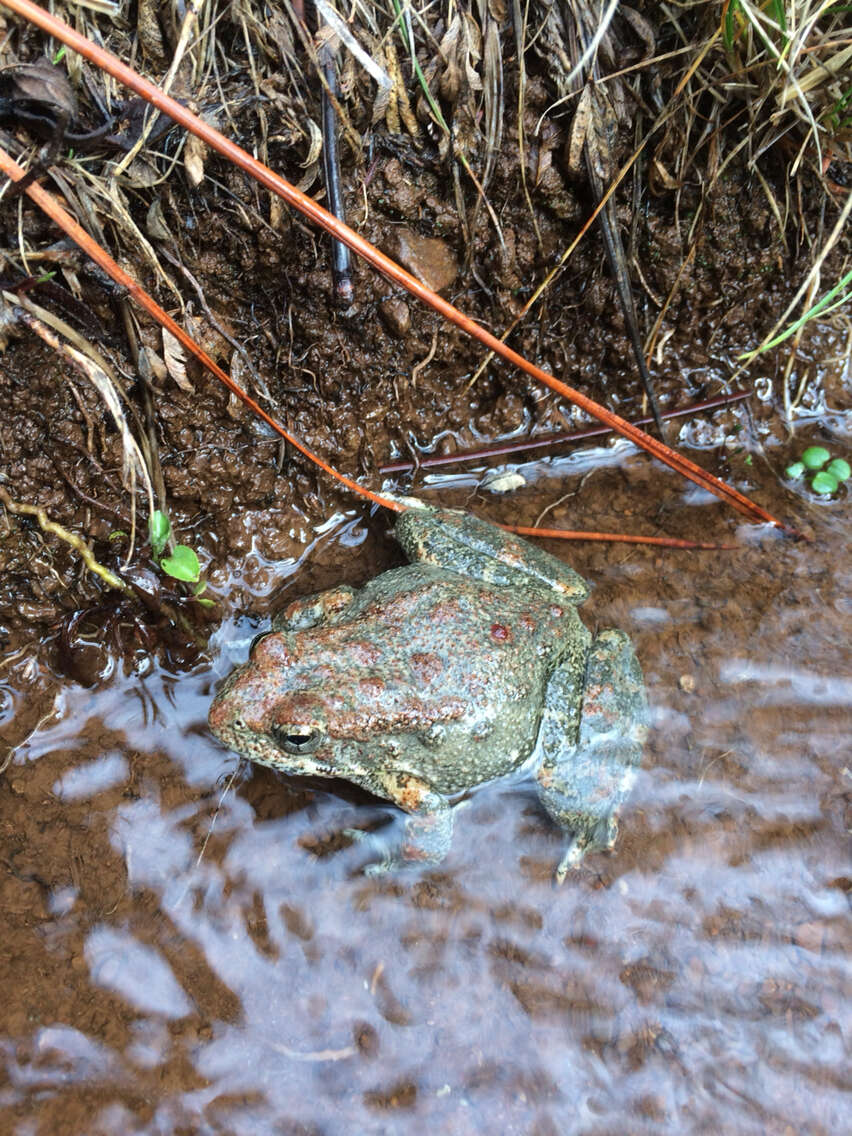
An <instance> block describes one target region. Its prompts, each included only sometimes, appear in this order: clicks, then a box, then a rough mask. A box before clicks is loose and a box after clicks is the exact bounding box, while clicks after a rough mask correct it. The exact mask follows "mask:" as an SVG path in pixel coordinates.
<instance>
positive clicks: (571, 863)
mask: <svg viewBox="0 0 852 1136" xmlns="http://www.w3.org/2000/svg"><path fill="white" fill-rule="evenodd" d="M577 694H578V692H577V679H576V677H574V676H572V674H571V673H570V668H569V667H564V668H558V669H557V670H556V671H555V672H554V674H553V676H552V677H551V681H550V685H549V688H548V697H547V707H546V709H545V712H544V720H543V723H542V734H541V737H542V750H543V754H542V760H541V765H540V767H539V770H538V773H537V779H538V792H539V797H540V798H541V801H542V804H543V805H544V807H545V808H546V809H547V811H548V813H549V814H550V815H551V816H552V817H553V819H554V820H555V821H556V822H557V824H559V825H560V827H561V828H563V829H564V830H565V831H566V833H568V834H569V844H568V847H567V849H566V852H565V855H564V856H563V857H562V861H561V863H560V864H559V867H558V868H557V871H556V879H557V882H558V883H562V881H563V880H564V879H565V876H566V875H567V873H568V871H569V869H571V868H576V867H577V866H578V865H579V864H580V862H581V861H582V859H583V856H584V855H585V854H586V852H591V851H597V850H603V849H610V848H612V846H613V845H614V843H615V839H616V836H617V834H618V824H617V822H616V813H617V811H618V807H619V805H620V804H621V802H622V801H623V800H624V798H625V797H626V796H627V794H628V793H629V792H630V789H631V787H632V784H633V781H634V778H635V771H636V766H637V765H638V764H639V762H640V760H641V757H642V749H643V747H644V744H645V738H646V736H647V722H648V705H647V699H646V695H645V685H644V682H643V679H642V671H641V670H640V668H639V663H638V662H637V659H636V656H635V654H634V652H633V646H632V644H631V642H630V639H629V638H628V637H627V636H626V635H625V634H624V632H622V631H603V632H601V633H600V634H599V635H597V636H596V637H595V638H594V640H593V641H592V644H591V646H590V648H589V654H588V659H587V664H586V674H585V682H584V684H583V688H582V692H581V695H580V697H579V698H578V696H577ZM577 716H579V723H578V722H577V721H576V718H577ZM573 738H576V739H577V743H576V745H571V744H570V739H573Z"/></svg>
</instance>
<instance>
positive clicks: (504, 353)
mask: <svg viewBox="0 0 852 1136" xmlns="http://www.w3.org/2000/svg"><path fill="white" fill-rule="evenodd" d="M0 3H2V6H3V7H5V8H8V9H10V10H11V11H13V12H16V13H17V14H18V15H21V16H24V17H25V18H26V19H27V20H29V21H30V22H31V23H33V24H35V25H36V26H37V27H39V28H41V29H42V31H44V32H47V34H48V35H52V36H54V37H55V38H56V39H58V40H60V41H61V42H62V43H64V44H66V46H68V47H70V48H71V49H72V50H73V51H76V52H78V53H79V54H80V55H82V56H84V57H85V58H86V59H89V60H90V61H91V62H92V63H94V64H95V65H96V66H98V67H100V68H101V69H102V70H103V71H106V72H107V73H108V74H109V75H112V77H113V78H114V79H116V80H117V81H118V82H120V83H122V84H124V86H126V87H129V88H130V89H131V90H133V91H135V92H136V93H137V94H138V95H140V96H141V97H142V98H144V99H146V100H147V101H148V102H149V103H151V104H152V106H155V107H156V108H157V109H158V110H160V111H162V112H163V113H164V114H167V115H168V116H169V118H171V119H172V120H173V121H174V122H176V123H178V124H179V125H181V126H183V127H185V128H186V129H187V130H189V131H191V132H192V133H193V134H195V135H196V137H198V138H200V139H201V140H202V141H203V142H205V143H206V144H207V145H208V146H209V147H210V148H211V149H213V150H216V151H217V152H218V153H220V154H222V155H223V157H225V158H227V159H228V160H229V161H231V162H233V163H234V165H237V166H239V167H240V169H242V170H244V171H245V172H246V173H248V174H250V176H251V177H253V178H254V179H255V180H256V181H257V182H259V183H260V184H261V185H263V186H264V187H265V188H266V189H268V190H270V191H271V192H272V193H275V194H277V195H278V196H279V197H281V198H282V199H283V200H284V201H286V202H287V203H288V204H289V205H291V206H292V207H293V208H294V209H297V210H298V211H299V212H300V213H302V214H303V215H304V216H306V217H308V218H309V219H310V220H312V221H313V222H314V223H315V224H316V225H319V226H320V228H322V229H325V230H326V232H328V233H330V234H331V236H333V237H335V238H336V239H337V240H339V241H342V242H343V243H344V244H345V245H348V246H349V248H351V249H352V250H353V252H356V253H358V255H359V256H361V257H363V259H364V260H366V261H367V262H368V263H370V264H372V265H373V267H374V268H377V269H378V270H379V271H380V272H382V273H383V274H384V275H385V276H387V277H389V278H390V279H391V280H393V281H394V282H395V283H397V284H399V285H401V286H402V287H403V288H405V289H406V290H407V291H408V292H410V293H411V294H412V295H414V296H416V297H417V298H418V299H420V300H421V301H423V302H424V303H426V304H428V305H429V306H430V307H432V308H433V309H434V310H435V311H436V312H438V313H439V314H440V315H442V316H444V318H445V319H447V320H449V321H450V322H451V323H454V324H455V325H456V326H457V327H459V328H461V329H462V330H463V331H464V332H466V333H467V334H468V335H470V336H473V337H474V338H475V339H477V340H479V342H480V343H482V344H483V345H484V346H485V347H487V348H488V349H489V350H490V351H493V352H494V353H495V354H496V355H499V356H500V357H501V358H502V359H505V360H506V362H507V363H511V364H512V365H513V366H515V367H518V368H520V369H521V370H522V371H524V372H525V373H526V374H528V375H530V377H531V378H534V379H536V380H537V381H538V382H541V383H543V384H544V385H545V386H548V387H550V388H551V390H553V391H555V392H556V393H557V394H559V395H561V397H563V398H565V399H567V400H568V401H569V402H572V403H574V404H575V405H576V406H579V407H580V408H581V409H582V410H585V411H586V412H587V413H588V414H591V415H592V416H593V417H595V418H597V419H599V420H600V421H601V422H604V423H605V424H606V425H608V426H610V427H611V428H612V429H613V430H615V431H617V432H618V433H619V434H621V435H623V436H624V437H625V438H629V439H630V441H632V442H633V443H635V445H637V446H639V447H640V448H641V449H643V450H646V451H647V452H648V453H649V454H651V455H652V456H653V457H656V458H657V459H658V460H659V461H661V462H663V463H664V464H665V465H667V466H669V467H670V468H671V469H673V470H675V471H676V472H677V473H680V474H681V475H682V476H684V477H686V478H688V479H689V480H690V481H694V482H695V483H696V484H697V485H700V486H702V488H704V489H707V490H708V491H709V492H710V493H713V494H715V496H717V497H720V498H721V499H722V500H725V501H727V502H728V503H729V504H730V505H732V506H733V508H735V509H736V510H737V511H738V512H740V513H743V514H744V515H745V516H748V517H751V518H752V519H753V520H760V521H766V522H769V523H770V524H773V525H775V526H776V527H777V528H779V529H782V530H783V531H784V532H787V533H789V534H791V535H799V534H798V533H797V532H796V530H795V529H793V528H791V527H790V526H788V525H785V524H784V523H783V522H781V521H779V520H777V519H776V518H775V517H773V516H772V514H771V513H768V512H767V511H766V510H765V509H763V508H761V507H760V506H759V505H756V504H755V503H754V502H753V501H750V500H749V498H748V497H746V496H744V494H742V493H740V492H739V491H738V490H736V489H734V488H733V487H732V486H730V485H727V484H726V483H725V482H724V481H722V480H720V479H719V478H717V477H714V476H713V474H710V473H708V472H707V471H706V470H704V469H702V468H701V466H699V465H696V464H695V463H694V462H692V461H690V460H689V459H688V458H685V457H683V456H682V455H681V454H678V453H677V452H676V451H674V450H672V449H670V448H669V447H668V446H666V445H665V444H664V443H662V442H659V441H657V439H656V438H652V437H651V436H650V435H649V434H646V433H645V432H644V431H643V430H640V429H638V428H637V427H635V426H632V425H631V424H630V423H629V422H627V421H626V420H625V419H623V418H620V417H619V416H618V415H617V414H613V413H612V412H611V411H609V410H607V409H606V407H603V406H600V405H599V404H598V403H596V402H594V401H593V400H592V399H590V398H588V397H587V396H586V395H584V394H582V393H581V392H580V391H577V390H575V389H574V388H573V387H569V386H567V385H566V384H565V383H563V382H560V380H559V379H556V378H554V377H553V376H552V375H550V374H548V373H547V372H546V371H543V370H542V369H541V368H540V367H536V366H535V364H534V363H530V362H529V361H528V360H527V359H525V358H524V357H523V356H521V355H519V354H518V353H517V352H516V351H513V350H512V349H511V348H510V347H507V346H506V344H505V343H503V342H502V341H501V340H499V339H498V338H497V337H496V336H494V335H492V334H491V333H490V332H488V331H486V330H485V329H484V328H483V327H480V326H479V324H477V323H476V321H475V320H472V319H471V318H470V317H469V316H466V315H464V314H463V313H462V312H460V311H459V310H458V308H455V307H454V306H453V305H452V304H450V303H449V302H448V301H447V300H444V299H443V298H442V297H441V296H439V295H437V293H435V292H433V291H432V290H431V289H430V288H427V287H426V285H425V284H422V283H421V282H420V281H419V280H417V279H416V277H414V276H412V275H411V274H410V273H409V272H406V271H405V269H404V268H402V267H401V266H400V265H398V264H396V263H395V262H394V261H392V260H391V259H390V258H389V257H387V256H385V255H384V254H383V253H381V252H379V250H378V249H377V248H375V247H374V246H373V245H371V244H370V243H369V241H366V240H365V239H364V238H363V237H361V236H360V235H359V234H358V233H356V232H355V231H354V230H353V229H350V228H349V226H348V225H345V224H344V223H343V222H342V221H339V220H338V219H337V218H336V217H335V216H333V214H331V213H329V212H327V211H326V210H325V209H323V208H322V206H320V205H318V204H317V203H316V202H315V201H313V200H312V199H311V198H310V197H308V196H306V195H305V194H303V193H301V192H300V191H299V190H298V189H296V187H295V186H293V185H291V184H290V183H289V182H288V181H286V180H285V179H284V178H282V177H280V176H279V175H278V174H276V173H274V172H273V171H272V170H270V169H268V168H267V167H266V166H264V165H263V164H262V163H261V162H258V161H257V160H256V159H255V158H253V157H252V156H251V155H250V154H248V153H246V151H245V150H243V149H241V148H240V147H239V146H237V145H236V144H235V143H234V142H231V141H230V139H228V138H226V137H225V136H224V135H223V134H220V133H219V131H218V130H215V129H214V128H213V127H212V126H209V125H208V124H207V123H206V122H204V121H203V120H202V119H200V118H199V117H198V116H197V115H195V114H193V113H192V111H190V110H187V108H186V107H184V106H181V104H180V103H178V102H176V101H175V100H174V99H172V98H170V97H169V96H168V95H167V94H165V92H163V91H161V90H160V88H159V87H157V86H156V85H155V84H154V83H151V82H150V81H149V80H147V79H145V78H143V77H142V76H141V75H139V74H138V73H137V72H136V71H134V70H133V69H132V68H131V67H128V66H127V65H126V64H125V63H122V62H121V60H119V59H117V58H116V56H114V55H112V54H111V53H110V52H108V51H105V50H104V49H103V48H102V47H99V46H98V45H97V44H95V43H92V42H91V41H90V40H88V39H86V37H85V36H82V35H80V34H79V33H78V32H76V31H74V29H73V28H71V27H69V25H68V24H66V23H64V22H63V21H62V20H59V19H57V18H56V17H55V16H53V15H51V14H50V13H49V12H46V11H45V10H44V9H43V8H40V7H39V6H38V5H37V4H34V3H32V0H0ZM140 302H141V301H140ZM149 310H150V309H149ZM175 326H176V325H175ZM175 334H176V333H175ZM182 342H183V341H182ZM193 353H195V352H193ZM215 373H217V374H218V371H217V372H215ZM222 375H224V372H222ZM220 377H221V376H220ZM223 381H225V380H224V379H223ZM228 386H229V387H230V388H231V389H233V387H232V386H231V383H230V380H228ZM235 393H236V392H235ZM243 401H246V399H245V397H243ZM258 413H259V414H260V415H261V417H263V418H264V420H265V421H271V420H270V419H269V418H268V416H267V415H265V414H264V412H263V411H262V410H260V408H259V407H258ZM275 429H277V430H278V431H279V432H281V428H280V427H278V426H275ZM294 445H297V448H299V449H300V450H302V449H303V447H302V446H301V445H298V443H296V442H295V441H294ZM320 464H321V465H322V466H323V468H327V469H330V467H327V466H325V465H324V464H323V463H320ZM336 476H337V477H340V476H341V475H339V474H338V475H336ZM344 483H346V481H345V479H344ZM349 484H350V486H351V487H352V488H354V487H355V484H354V482H351V483H349ZM359 488H360V491H361V492H364V490H363V487H359ZM382 503H383V504H384V502H382Z"/></svg>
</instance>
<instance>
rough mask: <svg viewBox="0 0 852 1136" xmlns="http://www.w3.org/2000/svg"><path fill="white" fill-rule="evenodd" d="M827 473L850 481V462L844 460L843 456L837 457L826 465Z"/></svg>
mask: <svg viewBox="0 0 852 1136" xmlns="http://www.w3.org/2000/svg"><path fill="white" fill-rule="evenodd" d="M825 472H826V473H830V474H831V476H832V477H836V478H837V480H838V481H848V480H849V477H850V475H852V469H850V467H849V462H848V461H844V460H843V458H835V459H834V461H830V462H829V463H828V465H827V466H826V470H825Z"/></svg>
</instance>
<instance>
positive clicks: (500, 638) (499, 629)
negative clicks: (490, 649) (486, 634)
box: [491, 623, 512, 643]
mask: <svg viewBox="0 0 852 1136" xmlns="http://www.w3.org/2000/svg"><path fill="white" fill-rule="evenodd" d="M491 638H492V639H496V640H497V642H498V643H507V642H508V641H509V640H510V639H511V638H512V632H511V631H510V630H509V628H508V627H504V625H503V624H502V623H492V624H491Z"/></svg>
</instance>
